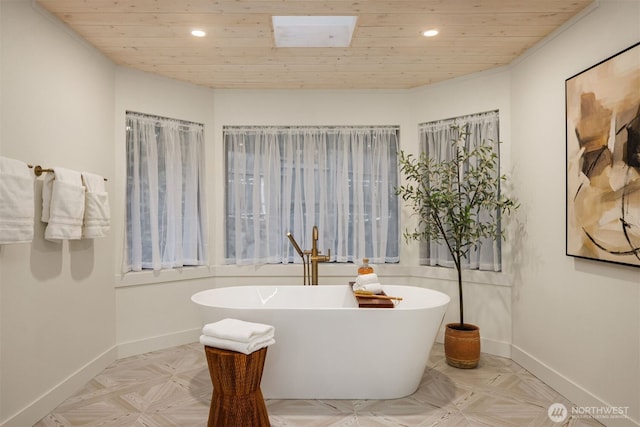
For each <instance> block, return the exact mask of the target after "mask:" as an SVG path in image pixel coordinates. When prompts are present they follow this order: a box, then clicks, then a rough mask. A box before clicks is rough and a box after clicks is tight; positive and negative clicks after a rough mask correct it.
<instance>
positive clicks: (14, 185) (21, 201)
mask: <svg viewBox="0 0 640 427" xmlns="http://www.w3.org/2000/svg"><path fill="white" fill-rule="evenodd" d="M33 176H34V175H33V172H31V170H30V169H29V167H28V166H27V164H26V163H23V162H21V161H19V160H14V159H9V158H7V157H0V244H4V243H24V242H31V241H33V219H34V215H35V209H34V203H33V200H34V191H33V180H34V178H33Z"/></svg>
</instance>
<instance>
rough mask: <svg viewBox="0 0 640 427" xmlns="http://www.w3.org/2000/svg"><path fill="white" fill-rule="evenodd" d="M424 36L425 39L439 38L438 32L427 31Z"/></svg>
mask: <svg viewBox="0 0 640 427" xmlns="http://www.w3.org/2000/svg"><path fill="white" fill-rule="evenodd" d="M422 35H423V36H425V37H433V36H437V35H438V30H427V31H425V32H423V33H422Z"/></svg>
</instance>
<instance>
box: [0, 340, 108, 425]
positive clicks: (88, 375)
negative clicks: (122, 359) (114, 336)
mask: <svg viewBox="0 0 640 427" xmlns="http://www.w3.org/2000/svg"><path fill="white" fill-rule="evenodd" d="M115 360H116V347H115V346H113V347H111V348H109V349H108V350H106V351H105V352H104V353H102V354H100V355H98V356H97V357H96V358H94V359H93V360H91V361H90V362H88V363H86V364H85V365H84V366H82V367H81V368H79V369H78V370H76V371H75V372H73V373H72V374H71V375H69V376H68V377H67V378H65V379H64V380H63V381H61V382H60V383H59V384H57V385H56V386H54V387H53V388H51V389H50V390H49V391H47V392H45V393H44V394H43V395H42V396H40V397H38V398H37V399H36V400H34V401H33V402H32V403H30V404H29V405H27V406H26V407H25V408H24V409H22V410H21V411H19V412H18V413H16V414H14V415H12V416H10V417H9V418H7V419H6V420H3V421H2V422H1V423H0V427H14V426H32V425H34V424H35V423H37V422H38V421H40V420H41V419H42V418H43V417H45V416H46V415H47V414H49V413H50V412H51V410H52V408H56V407H57V406H58V405H60V404H61V403H62V402H64V401H65V400H66V399H68V398H69V396H71V395H73V394H74V393H76V392H77V391H78V390H79V389H80V388H82V387H83V386H84V385H85V384H86V383H87V382H89V381H90V380H91V379H92V378H93V377H95V376H96V375H98V374H99V373H100V372H102V370H103V369H104V368H106V367H107V366H109V364H111V363H113V362H114V361H115Z"/></svg>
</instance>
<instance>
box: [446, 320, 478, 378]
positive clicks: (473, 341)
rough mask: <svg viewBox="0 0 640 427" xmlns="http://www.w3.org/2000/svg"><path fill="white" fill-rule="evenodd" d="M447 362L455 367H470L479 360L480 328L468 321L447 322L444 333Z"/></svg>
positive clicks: (475, 364) (476, 364) (473, 366)
mask: <svg viewBox="0 0 640 427" xmlns="http://www.w3.org/2000/svg"><path fill="white" fill-rule="evenodd" d="M444 353H445V356H446V357H447V363H448V364H449V365H451V366H454V367H456V368H462V369H472V368H475V367H477V366H478V362H479V361H480V328H479V327H477V326H476V325H472V324H470V323H465V324H464V329H463V328H461V327H460V323H449V324H447V326H446V328H445V334H444Z"/></svg>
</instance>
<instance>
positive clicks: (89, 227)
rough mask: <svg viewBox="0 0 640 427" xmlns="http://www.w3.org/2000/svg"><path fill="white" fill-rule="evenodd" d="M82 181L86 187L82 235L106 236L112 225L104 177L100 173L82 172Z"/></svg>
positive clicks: (85, 236) (89, 237) (91, 237)
mask: <svg viewBox="0 0 640 427" xmlns="http://www.w3.org/2000/svg"><path fill="white" fill-rule="evenodd" d="M82 183H83V184H84V186H85V188H86V193H85V195H84V220H83V224H82V237H84V238H87V239H93V238H96V237H105V236H106V235H107V233H108V232H109V227H110V225H111V214H110V210H109V194H108V193H107V187H106V185H105V184H104V178H103V177H102V176H100V175H95V174H92V173H88V172H82Z"/></svg>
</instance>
